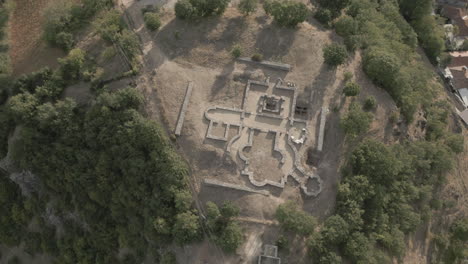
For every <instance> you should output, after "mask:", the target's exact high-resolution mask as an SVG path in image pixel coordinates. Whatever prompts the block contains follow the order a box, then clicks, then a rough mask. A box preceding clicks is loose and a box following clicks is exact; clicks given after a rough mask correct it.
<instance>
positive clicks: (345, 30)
mask: <svg viewBox="0 0 468 264" xmlns="http://www.w3.org/2000/svg"><path fill="white" fill-rule="evenodd" d="M335 30H336V33H337V34H338V35H340V36H342V37H344V38H347V37H349V36H351V35H356V34H357V32H358V24H357V22H356V21H355V20H354V18H352V17H350V16H343V17H341V18H340V19H339V20H338V21H336V23H335Z"/></svg>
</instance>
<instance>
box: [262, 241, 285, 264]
mask: <svg viewBox="0 0 468 264" xmlns="http://www.w3.org/2000/svg"><path fill="white" fill-rule="evenodd" d="M258 264H281V259H280V258H278V247H277V246H273V245H265V247H264V249H263V253H262V254H261V255H260V256H259V257H258Z"/></svg>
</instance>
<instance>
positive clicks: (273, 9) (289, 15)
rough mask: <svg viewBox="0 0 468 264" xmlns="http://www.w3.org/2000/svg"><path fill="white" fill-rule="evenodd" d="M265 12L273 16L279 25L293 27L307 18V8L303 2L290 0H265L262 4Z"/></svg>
mask: <svg viewBox="0 0 468 264" xmlns="http://www.w3.org/2000/svg"><path fill="white" fill-rule="evenodd" d="M263 8H264V9H265V12H266V13H267V14H268V15H271V16H273V19H274V20H275V21H276V23H278V24H279V25H280V26H287V27H295V26H296V25H297V24H299V23H301V22H304V21H305V19H306V18H307V13H308V9H307V6H306V5H305V4H303V3H299V2H292V1H283V2H280V1H272V2H270V1H266V2H265V3H264V5H263Z"/></svg>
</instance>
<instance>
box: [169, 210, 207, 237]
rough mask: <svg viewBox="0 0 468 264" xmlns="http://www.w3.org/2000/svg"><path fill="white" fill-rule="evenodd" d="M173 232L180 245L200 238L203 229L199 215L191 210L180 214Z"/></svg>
mask: <svg viewBox="0 0 468 264" xmlns="http://www.w3.org/2000/svg"><path fill="white" fill-rule="evenodd" d="M172 234H173V236H174V239H175V241H176V242H177V243H178V244H180V245H183V244H187V243H191V242H194V241H197V240H199V239H200V237H201V229H200V224H199V222H198V217H197V216H196V215H195V214H193V213H192V212H190V211H187V212H185V213H180V214H178V215H177V216H176V220H175V223H174V228H173V231H172Z"/></svg>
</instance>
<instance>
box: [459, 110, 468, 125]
mask: <svg viewBox="0 0 468 264" xmlns="http://www.w3.org/2000/svg"><path fill="white" fill-rule="evenodd" d="M459 115H460V117H461V119H462V120H463V122H465V124H466V125H468V109H465V111H463V112H461V113H460V114H459Z"/></svg>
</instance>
